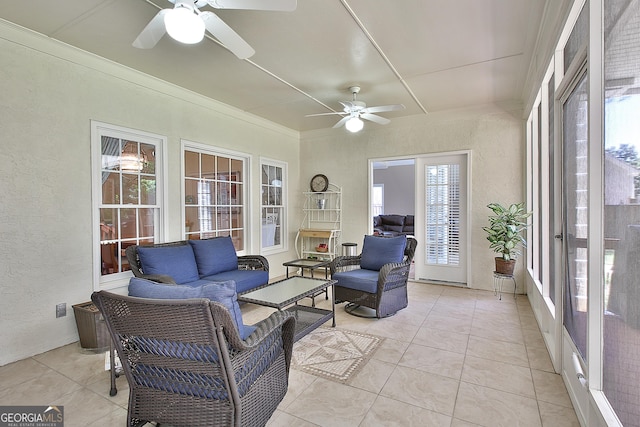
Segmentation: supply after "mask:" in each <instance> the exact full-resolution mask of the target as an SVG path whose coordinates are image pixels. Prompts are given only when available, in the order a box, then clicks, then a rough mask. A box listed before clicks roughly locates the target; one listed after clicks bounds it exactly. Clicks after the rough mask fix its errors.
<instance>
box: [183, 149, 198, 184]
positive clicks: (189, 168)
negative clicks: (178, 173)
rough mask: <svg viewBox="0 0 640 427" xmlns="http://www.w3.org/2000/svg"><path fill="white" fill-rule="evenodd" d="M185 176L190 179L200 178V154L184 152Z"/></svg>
mask: <svg viewBox="0 0 640 427" xmlns="http://www.w3.org/2000/svg"><path fill="white" fill-rule="evenodd" d="M184 175H185V176H186V177H189V178H199V177H200V156H199V155H198V153H192V152H190V151H185V152H184Z"/></svg>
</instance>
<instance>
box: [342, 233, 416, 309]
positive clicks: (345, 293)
mask: <svg viewBox="0 0 640 427" xmlns="http://www.w3.org/2000/svg"><path fill="white" fill-rule="evenodd" d="M369 237H373V236H366V237H365V239H367V238H369ZM376 239H386V237H376ZM393 239H397V237H394V238H393ZM416 245H417V241H416V239H414V238H412V237H407V240H406V247H405V249H404V258H403V259H402V262H399V263H388V264H384V265H383V266H382V267H381V268H380V270H378V271H376V270H368V269H364V268H361V261H362V254H360V255H357V256H341V257H337V258H335V259H334V260H333V261H332V262H331V278H332V279H335V280H337V281H338V283H336V285H335V286H334V289H335V291H334V292H335V302H336V304H337V303H341V302H345V301H346V302H348V304H347V305H346V307H345V310H346V311H347V312H348V313H350V314H353V315H354V316H360V317H377V318H383V317H388V316H392V315H394V314H395V313H397V312H398V311H399V310H401V309H403V308H405V307H406V306H407V305H408V296H407V280H408V278H409V269H410V267H411V262H412V261H413V256H414V255H415V251H416ZM365 246H366V242H365ZM364 250H366V247H363V251H364ZM361 306H363V307H368V308H371V309H373V310H375V316H368V315H365V314H361V313H359V312H358V311H357V309H358V308H359V307H361Z"/></svg>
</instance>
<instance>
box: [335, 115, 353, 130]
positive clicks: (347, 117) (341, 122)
mask: <svg viewBox="0 0 640 427" xmlns="http://www.w3.org/2000/svg"><path fill="white" fill-rule="evenodd" d="M350 118H351V116H346V117H343V118H342V119H340V121H339V122H338V123H336V124H335V125H333V128H334V129H335V128H339V127H340V126H342V125H344V124H345V123H347V120H349V119H350Z"/></svg>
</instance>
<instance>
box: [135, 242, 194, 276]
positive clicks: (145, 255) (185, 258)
mask: <svg viewBox="0 0 640 427" xmlns="http://www.w3.org/2000/svg"><path fill="white" fill-rule="evenodd" d="M138 256H139V257H140V265H141V266H142V271H143V272H144V274H166V275H169V276H171V277H172V278H173V280H175V281H176V283H178V284H182V283H187V282H193V281H195V280H198V279H199V278H200V277H199V276H198V267H197V265H196V258H195V256H194V255H193V249H191V246H189V245H178V246H160V247H151V246H138Z"/></svg>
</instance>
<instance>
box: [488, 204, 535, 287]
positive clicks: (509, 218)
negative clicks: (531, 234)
mask: <svg viewBox="0 0 640 427" xmlns="http://www.w3.org/2000/svg"><path fill="white" fill-rule="evenodd" d="M487 207H488V208H489V209H491V211H492V212H493V215H490V216H489V226H488V227H482V229H483V230H484V231H486V232H487V240H488V241H489V243H490V244H489V248H491V249H493V251H494V252H496V253H498V254H500V256H498V257H496V269H495V271H496V272H497V273H500V274H506V275H508V276H511V275H513V270H514V267H515V262H516V259H517V258H518V256H520V250H519V248H520V246H522V247H526V244H527V242H526V240H525V238H524V236H523V235H522V232H523V231H524V230H526V229H527V227H529V224H528V223H527V218H529V217H530V216H531V212H527V211H526V209H525V207H524V202H521V203H514V204H512V205H510V206H509V207H504V206H502V205H500V204H499V203H490V204H488V205H487Z"/></svg>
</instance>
